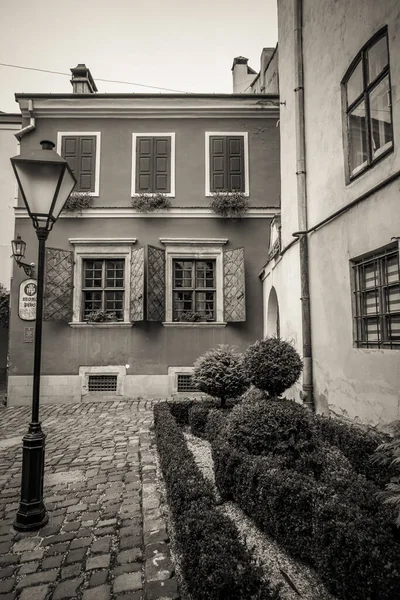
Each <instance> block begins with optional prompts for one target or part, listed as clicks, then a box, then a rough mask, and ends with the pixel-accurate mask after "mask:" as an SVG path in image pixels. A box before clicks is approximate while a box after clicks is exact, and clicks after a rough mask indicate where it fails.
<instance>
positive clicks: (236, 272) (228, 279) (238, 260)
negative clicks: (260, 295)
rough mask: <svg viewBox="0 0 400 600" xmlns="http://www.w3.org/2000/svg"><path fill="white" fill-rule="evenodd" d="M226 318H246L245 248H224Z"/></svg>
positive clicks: (238, 319)
mask: <svg viewBox="0 0 400 600" xmlns="http://www.w3.org/2000/svg"><path fill="white" fill-rule="evenodd" d="M223 256H224V282H223V283H224V320H225V321H227V322H232V321H245V320H246V296H245V277H244V248H235V249H234V250H224V254H223Z"/></svg>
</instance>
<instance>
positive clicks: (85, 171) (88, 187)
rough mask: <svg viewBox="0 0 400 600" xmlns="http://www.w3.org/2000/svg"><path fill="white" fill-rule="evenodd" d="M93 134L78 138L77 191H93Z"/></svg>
mask: <svg viewBox="0 0 400 600" xmlns="http://www.w3.org/2000/svg"><path fill="white" fill-rule="evenodd" d="M95 157H96V138H95V136H82V137H80V138H79V181H78V184H79V191H80V192H94V184H95Z"/></svg>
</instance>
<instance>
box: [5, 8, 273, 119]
mask: <svg viewBox="0 0 400 600" xmlns="http://www.w3.org/2000/svg"><path fill="white" fill-rule="evenodd" d="M0 4H1V16H0V62H1V63H9V64H13V65H20V66H25V67H36V68H39V69H47V70H51V71H61V72H64V73H69V72H70V71H69V69H70V68H71V67H75V66H76V65H77V64H78V63H85V64H86V65H87V66H88V67H89V68H90V70H91V73H92V75H93V77H94V79H95V81H96V80H97V87H98V91H99V92H108V93H112V92H114V93H117V92H125V93H131V92H155V93H159V92H162V91H163V90H159V89H153V90H152V89H151V88H147V87H139V86H133V85H122V84H120V83H119V84H117V83H106V82H102V81H98V79H99V78H103V79H113V80H123V81H128V82H134V83H141V84H147V85H149V86H160V87H162V88H171V89H174V90H178V91H183V92H209V93H213V92H215V93H230V92H231V91H232V73H231V67H232V61H233V58H234V57H235V56H240V55H242V56H246V57H248V58H249V59H250V60H249V65H251V66H252V67H253V69H254V70H256V71H258V70H259V64H260V63H259V60H260V54H261V50H262V48H263V47H268V46H270V47H273V46H275V44H276V42H277V17H276V0H246V1H243V0H197V2H196V0H151V1H150V0H141V1H139V0H68V2H65V1H62V0H35V1H34V2H32V0H1V2H0ZM0 75H1V79H0V110H2V111H6V112H17V111H18V105H17V104H16V102H15V100H14V93H15V92H25V93H30V92H37V93H46V92H53V93H57V92H59V93H63V92H64V93H70V92H71V91H72V87H71V84H70V82H69V77H66V76H63V75H52V74H48V73H40V72H36V71H27V70H21V69H15V68H10V67H4V66H0Z"/></svg>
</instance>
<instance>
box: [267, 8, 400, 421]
mask: <svg viewBox="0 0 400 600" xmlns="http://www.w3.org/2000/svg"><path fill="white" fill-rule="evenodd" d="M293 7H294V2H293V1H292V0H278V17H279V68H280V73H279V76H280V99H281V101H284V102H286V104H285V105H283V106H281V118H280V131H281V165H282V180H281V183H282V215H281V221H282V240H283V246H285V245H286V244H287V243H289V242H290V241H291V239H293V238H292V236H291V234H292V233H293V232H294V231H296V228H297V201H296V175H295V171H296V162H295V118H294V117H295V110H294V92H293V89H294V47H293V39H294V32H293V29H294V27H293ZM384 25H388V32H389V47H390V55H391V65H390V67H391V80H392V101H393V128H394V134H395V142H394V145H395V150H394V152H393V153H392V154H390V155H389V156H387V157H385V158H384V159H383V160H382V161H381V162H380V163H378V164H377V165H375V166H374V167H373V168H372V169H371V170H370V171H368V172H366V173H365V174H363V175H362V176H360V177H359V178H358V179H356V180H355V181H353V182H352V183H351V184H349V185H346V181H345V156H344V150H343V133H342V131H343V130H342V113H341V89H340V82H341V80H342V78H343V76H344V74H345V72H346V70H347V69H348V67H349V65H350V63H351V61H352V60H353V58H354V56H355V55H356V54H357V52H358V51H359V50H360V48H361V47H362V46H363V45H364V44H365V43H366V42H367V41H368V40H369V38H370V37H371V36H372V35H373V34H374V33H375V32H376V31H378V30H379V29H380V28H381V27H383V26H384ZM303 33H304V36H303V46H304V76H305V82H304V89H305V127H306V158H307V163H306V170H307V196H308V217H309V220H308V226H309V227H312V226H313V225H315V224H316V223H318V222H319V221H321V220H322V219H324V218H325V217H327V216H329V215H330V214H332V213H333V212H335V211H336V210H337V209H339V208H340V207H342V206H345V205H347V204H348V203H349V202H351V201H352V200H354V199H355V198H357V197H358V196H360V195H361V194H363V193H365V192H368V191H369V190H370V189H371V188H373V187H374V186H375V185H377V184H378V183H380V182H381V181H383V180H384V179H385V178H386V177H388V176H389V175H391V174H393V173H395V172H396V171H398V170H399V169H400V152H399V149H398V145H399V131H400V89H399V85H398V81H399V80H400V64H399V61H398V60H397V57H398V56H399V55H400V35H399V33H400V5H399V4H398V2H397V1H396V0H386V1H385V2H382V3H376V2H375V1H374V0H365V1H364V2H362V3H361V2H350V1H349V0H339V1H336V2H335V3H332V2H331V1H330V0H322V1H321V2H318V3H316V2H314V1H313V0H304V31H303ZM328 49H329V50H328ZM399 181H400V180H397V181H395V182H394V183H392V184H390V185H388V186H386V187H384V188H383V189H382V190H381V191H379V192H377V193H375V194H373V195H372V196H370V197H369V198H368V199H367V200H365V201H364V202H362V203H361V204H359V205H358V206H357V207H356V208H353V209H351V210H350V211H348V212H346V213H344V214H343V215H341V216H340V217H339V218H337V219H336V220H335V221H333V222H331V223H330V224H328V225H326V226H325V227H323V228H321V229H319V230H317V231H316V232H315V233H312V234H310V236H309V246H310V293H311V316H312V346H313V373H314V391H315V399H316V407H317V410H318V411H326V410H328V408H329V409H330V410H331V411H333V412H336V413H339V414H346V415H347V416H349V417H351V418H354V419H359V420H361V421H364V422H368V423H372V424H375V425H383V424H385V423H387V422H389V421H391V420H393V419H395V418H399V416H400V396H399V389H400V369H399V361H400V351H396V350H363V349H357V348H355V347H353V316H352V311H351V300H352V293H351V286H350V263H349V261H350V259H352V258H354V257H357V256H359V255H362V254H363V253H367V252H371V251H373V250H375V249H377V248H379V247H381V246H384V245H386V244H388V243H390V240H391V237H392V236H398V235H399V231H400V210H399ZM290 252H291V251H289V252H287V253H286V254H285V255H284V257H283V260H282V261H281V262H280V263H279V264H278V265H277V266H276V268H275V273H274V278H275V279H278V273H280V274H279V277H280V279H281V280H282V282H284V286H286V287H287V288H288V289H290V288H291V283H290V279H289V278H292V276H293V273H294V272H296V264H297V263H295V264H293V263H292V258H291V254H290ZM297 269H298V266H297ZM285 275H286V280H285ZM277 291H278V288H277ZM278 296H280V310H281V315H282V314H284V313H286V314H288V315H289V319H290V322H291V326H292V327H293V328H294V329H295V328H297V327H298V328H299V329H298V331H300V330H301V329H300V322H299V319H298V315H299V310H300V300H299V295H298V294H293V295H292V296H290V297H289V296H288V295H285V294H282V293H280V294H278Z"/></svg>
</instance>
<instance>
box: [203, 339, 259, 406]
mask: <svg viewBox="0 0 400 600" xmlns="http://www.w3.org/2000/svg"><path fill="white" fill-rule="evenodd" d="M192 381H193V384H194V385H195V386H196V387H197V389H199V390H200V391H202V392H204V393H205V394H209V395H210V396H214V397H216V398H220V399H221V406H226V400H227V399H228V398H237V397H238V396H240V395H241V394H243V392H244V391H245V390H246V389H247V388H248V386H249V383H248V381H247V378H246V375H245V371H244V368H243V360H242V355H241V354H240V353H239V352H236V351H235V349H234V348H233V347H232V346H225V345H222V344H221V345H219V346H217V348H212V349H211V350H208V352H206V353H205V354H203V356H200V357H199V358H198V359H197V360H196V362H195V363H194V369H193V375H192Z"/></svg>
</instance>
